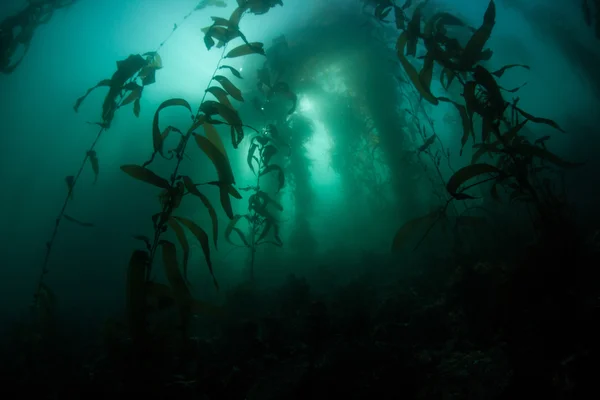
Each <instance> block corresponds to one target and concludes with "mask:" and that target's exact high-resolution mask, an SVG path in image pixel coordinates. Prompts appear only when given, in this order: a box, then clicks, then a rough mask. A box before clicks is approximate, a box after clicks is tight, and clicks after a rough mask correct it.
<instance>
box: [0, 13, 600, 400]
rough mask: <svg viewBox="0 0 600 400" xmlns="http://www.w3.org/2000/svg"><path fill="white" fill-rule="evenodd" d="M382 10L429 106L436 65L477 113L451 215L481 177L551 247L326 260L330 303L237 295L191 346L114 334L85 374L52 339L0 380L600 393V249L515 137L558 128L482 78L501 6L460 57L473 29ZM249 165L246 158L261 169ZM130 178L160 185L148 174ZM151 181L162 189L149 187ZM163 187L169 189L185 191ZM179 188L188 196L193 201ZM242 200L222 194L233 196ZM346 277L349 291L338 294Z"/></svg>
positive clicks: (255, 394)
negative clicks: (460, 31) (535, 128)
mask: <svg viewBox="0 0 600 400" xmlns="http://www.w3.org/2000/svg"><path fill="white" fill-rule="evenodd" d="M407 8H408V7H404V10H406V9H407ZM375 10H376V11H375V15H376V17H377V18H380V19H385V18H386V16H387V15H388V14H389V13H391V11H392V10H393V11H394V13H395V14H396V23H397V24H398V28H399V29H401V30H402V31H403V32H402V34H401V35H400V38H399V40H398V58H399V60H400V62H401V64H402V66H403V68H404V69H405V70H406V72H407V74H408V76H409V77H410V79H411V81H412V83H413V84H414V85H415V87H416V88H417V89H418V90H419V92H420V93H421V95H422V96H423V99H424V100H426V101H429V102H431V103H432V104H437V103H439V102H440V101H450V100H449V99H445V98H440V97H435V96H434V95H433V94H432V93H431V91H430V89H429V87H430V83H431V79H432V78H431V76H432V72H433V63H434V62H437V63H438V64H440V65H441V66H442V67H443V68H442V71H443V72H442V79H443V80H444V82H445V83H444V86H445V87H448V85H450V83H451V81H458V82H459V83H460V84H462V85H463V87H464V92H463V94H464V97H465V102H466V104H465V105H462V104H459V103H456V102H452V104H454V105H455V106H456V108H457V110H458V111H459V113H460V115H461V118H462V121H463V123H464V136H463V139H462V140H463V145H464V144H465V143H466V142H467V141H468V140H469V138H473V137H474V136H475V133H474V131H473V128H472V120H473V116H474V115H478V116H479V117H480V118H481V119H482V121H483V122H482V126H483V131H482V132H481V143H479V144H477V146H478V148H479V149H484V150H482V154H480V156H481V157H484V156H485V157H488V158H490V159H492V160H494V163H493V164H491V163H490V164H487V163H486V164H481V163H477V161H478V160H477V159H476V160H475V161H474V163H472V164H471V165H469V166H467V167H465V168H466V169H465V168H463V169H461V170H459V171H457V173H456V174H455V175H453V177H452V178H451V179H450V180H449V181H448V183H447V189H448V194H449V201H448V202H450V201H469V199H470V198H471V197H472V196H471V195H470V194H469V193H467V192H466V190H467V189H468V185H466V182H467V181H469V180H475V178H477V177H480V176H485V177H486V179H489V180H488V182H487V183H488V184H490V185H491V188H490V191H491V193H493V192H494V190H495V189H494V188H497V187H498V186H502V187H504V186H506V189H507V191H508V193H509V195H508V196H509V197H513V199H517V198H519V197H523V199H524V201H528V202H532V203H533V204H534V205H535V206H536V210H537V212H538V216H537V218H536V220H537V221H539V224H538V226H539V230H540V231H541V232H551V234H549V235H541V238H540V241H539V243H536V244H534V245H533V246H532V247H530V248H528V249H527V251H525V252H519V249H514V248H512V247H507V248H506V249H504V250H505V251H504V252H505V253H509V252H511V253H517V254H519V257H516V258H512V259H510V260H509V262H498V261H496V262H493V261H490V262H480V263H461V262H460V261H457V260H451V261H450V262H449V261H448V259H445V258H443V257H441V258H438V259H435V258H434V257H432V258H430V259H427V260H424V261H423V262H422V263H419V265H411V266H410V267H411V268H410V269H409V270H406V269H404V270H403V269H399V268H398V261H397V259H395V258H394V257H392V256H381V255H379V256H378V255H374V254H366V255H365V256H364V257H363V259H362V260H358V261H356V260H355V261H347V262H346V264H345V265H343V266H340V265H338V263H336V262H335V261H331V263H330V264H331V265H323V266H321V268H319V269H318V272H315V273H314V274H315V275H316V276H309V278H311V282H319V279H320V280H321V281H322V282H321V283H322V285H323V287H322V288H321V289H322V290H315V289H314V288H311V286H310V285H309V284H308V283H307V281H306V280H304V279H299V278H296V277H293V276H291V277H290V278H289V280H288V282H287V283H285V284H284V285H282V286H281V287H280V288H278V289H277V290H268V291H266V290H265V291H261V290H259V289H257V288H256V287H255V286H254V285H252V284H244V285H241V286H239V287H238V288H236V289H235V290H232V291H231V292H229V293H228V295H227V299H226V301H225V304H224V306H223V309H213V310H206V309H205V310H204V311H210V312H208V313H206V314H205V315H203V316H200V317H199V318H198V319H190V320H189V321H188V322H187V323H188V324H189V325H190V326H189V327H188V328H189V329H190V331H193V332H195V333H197V336H196V337H192V338H190V337H183V338H182V337H181V335H180V331H177V332H173V329H172V326H173V325H172V321H171V320H170V318H171V317H172V316H171V315H170V314H169V315H163V316H160V318H158V319H157V322H158V323H159V325H158V326H157V332H155V334H154V335H153V336H152V337H151V338H149V339H150V341H149V342H147V343H146V344H147V345H146V346H144V348H143V349H144V351H143V353H141V354H140V352H138V351H135V349H134V347H133V346H131V341H130V339H129V337H130V336H129V335H123V334H122V330H123V327H120V326H119V324H118V323H111V324H107V326H106V332H105V337H104V342H103V347H102V349H101V350H98V349H92V350H90V353H91V355H90V356H89V357H87V362H86V363H85V365H84V366H83V367H82V363H81V350H80V349H79V348H70V346H71V345H72V346H75V344H74V343H77V340H73V339H72V338H64V337H58V336H57V337H55V338H54V339H53V341H52V342H51V343H52V345H49V342H43V343H40V344H38V346H44V352H43V354H44V355H45V357H46V358H45V359H43V360H42V362H40V358H39V356H38V358H29V354H26V353H21V354H18V356H19V358H20V359H19V362H18V363H15V364H3V367H4V368H5V369H6V371H2V372H3V374H2V376H3V378H6V379H8V380H9V381H11V380H12V381H13V382H12V383H14V382H15V381H17V380H20V381H21V382H22V383H23V386H22V388H21V389H22V391H21V392H20V393H22V394H27V393H28V392H27V391H26V390H25V389H27V388H29V389H31V388H33V389H34V390H35V391H36V392H37V393H40V391H41V392H42V393H47V394H52V395H55V396H60V395H67V394H68V395H71V396H73V395H80V396H86V395H94V394H96V395H97V394H98V393H106V394H107V395H112V396H116V397H119V396H123V395H125V394H127V393H131V392H135V393H138V394H140V393H143V394H144V395H146V396H148V397H151V398H167V397H177V396H180V397H188V396H189V397H194V398H198V397H199V398H203V397H202V396H204V398H210V399H212V398H232V399H233V398H248V399H282V398H287V399H305V398H317V399H325V398H331V397H335V396H339V397H341V398H349V399H358V398H383V399H391V398H394V399H396V398H401V397H406V398H422V399H431V398H449V399H465V398H469V399H494V398H514V397H515V396H517V395H520V396H532V397H533V396H537V397H540V398H577V397H578V396H579V395H580V394H581V393H585V392H587V393H592V392H593V391H594V390H596V391H597V389H595V382H594V379H595V378H594V376H593V371H595V369H594V360H596V359H597V356H598V352H599V349H598V344H597V341H596V338H597V337H598V334H600V331H598V327H597V324H594V322H595V321H597V320H598V317H599V315H598V309H600V308H599V307H598V306H599V305H598V303H597V298H598V294H599V293H598V292H597V291H596V292H594V290H597V285H596V284H595V282H598V281H599V279H600V276H598V271H597V269H594V268H590V266H594V265H598V262H599V261H600V249H599V248H597V247H596V248H592V247H584V246H582V241H581V240H580V237H579V235H578V234H577V232H576V230H574V229H572V228H571V227H570V226H569V224H568V221H566V217H565V215H564V214H562V213H561V212H560V211H561V210H562V209H563V208H564V207H565V206H564V204H563V203H564V201H560V202H559V201H558V200H556V201H554V200H553V199H554V197H553V196H550V195H548V194H547V193H546V192H545V191H543V190H545V188H544V187H545V185H543V184H542V186H541V187H540V186H538V185H537V184H533V183H532V182H534V181H532V179H531V177H532V176H535V174H540V173H541V172H542V171H540V168H542V169H543V167H546V164H541V162H542V161H544V162H547V163H550V164H554V165H556V166H559V167H562V166H570V163H567V162H566V161H564V160H561V159H560V158H558V157H557V156H556V155H553V154H552V153H550V152H548V151H547V150H546V149H545V147H544V146H543V142H544V141H541V142H540V143H529V142H528V141H527V139H526V138H524V137H522V136H520V135H519V130H520V129H521V128H522V126H523V125H524V124H525V123H527V122H538V123H545V124H547V125H549V126H552V127H554V128H558V125H556V124H555V123H554V122H552V121H550V120H547V119H541V118H537V117H534V116H531V115H529V114H528V113H526V112H525V111H523V110H521V109H519V108H518V107H517V105H516V102H513V103H508V102H506V101H504V99H503V97H502V95H501V90H502V89H501V88H500V86H499V85H498V84H497V83H496V80H495V79H494V78H493V77H494V76H496V77H500V76H501V75H502V74H503V73H504V71H505V70H506V69H507V68H506V67H505V68H503V69H500V70H498V71H494V72H489V71H487V70H486V69H485V68H483V67H481V66H480V65H477V62H478V61H480V60H481V59H484V58H489V56H491V53H490V52H489V51H487V50H485V49H484V47H485V42H486V41H487V39H488V38H489V36H490V34H491V30H492V28H493V25H494V3H493V1H491V2H490V5H489V7H488V9H487V12H486V14H485V16H484V22H483V24H482V26H481V27H480V28H478V29H473V32H474V33H473V37H472V39H471V41H469V44H468V45H467V46H466V47H465V48H461V47H460V46H458V44H457V43H456V42H455V41H454V40H453V39H452V38H450V37H448V36H447V35H446V34H445V33H444V26H445V25H449V24H453V23H455V24H462V22H461V21H459V20H457V19H456V18H455V17H453V16H452V15H450V14H448V13H442V14H438V15H435V16H433V17H432V18H431V19H430V20H429V21H426V22H425V28H424V30H423V31H422V30H421V21H420V16H419V8H417V9H416V11H415V13H414V14H413V16H412V18H411V19H409V18H407V17H406V15H404V12H403V11H404V10H403V7H397V6H394V5H393V4H392V3H391V2H389V1H385V2H381V6H378V7H376V9H375ZM215 22H217V21H215ZM216 26H223V25H216ZM208 32H209V30H207V31H206V32H205V33H206V34H208ZM213 38H214V37H213ZM216 39H217V40H220V39H218V38H216ZM418 40H423V42H424V44H425V47H426V48H427V49H428V54H427V56H425V57H424V67H423V69H422V70H421V71H420V72H418V71H417V70H416V69H415V68H414V66H413V65H412V64H411V63H410V62H409V61H408V59H407V57H406V56H407V55H408V53H410V54H411V55H415V54H416V53H414V52H413V50H416V43H417V41H418ZM206 42H207V46H210V41H209V40H206ZM217 46H218V44H217ZM253 48H256V47H253ZM246 49H248V48H246ZM406 49H408V50H407V54H405V50H406ZM226 89H227V88H225V90H226ZM211 104H212V103H211ZM179 105H180V104H179ZM213 106H214V104H213ZM215 107H216V106H215ZM210 110H216V109H215V108H211V109H210ZM507 110H509V111H510V113H509V114H511V115H510V118H508V117H505V112H506V111H507ZM159 111H160V110H159ZM159 111H157V114H156V116H157V117H156V122H157V123H158V113H159ZM217 114H220V113H219V112H216V111H215V112H212V113H211V112H209V113H207V114H206V115H208V116H209V117H212V116H213V115H217ZM518 116H521V117H524V119H523V120H521V121H520V120H519V118H518ZM224 119H225V120H226V119H227V118H224ZM195 121H196V120H195ZM194 123H195V122H194ZM204 123H206V120H204V121H203V122H202V125H203V126H204ZM212 123H214V121H213V122H212ZM231 125H236V124H231ZM501 127H504V128H505V131H504V132H503V131H501ZM234 128H235V126H232V130H233V131H234V133H235V129H234ZM153 132H155V131H154V130H153ZM158 134H162V133H161V132H160V130H158ZM207 135H208V132H207ZM477 136H479V135H477ZM161 137H162V136H156V135H154V138H155V139H156V138H158V139H159V140H157V141H156V142H155V144H159V145H160V144H162V141H161V140H160V138H161ZM232 138H233V139H236V138H237V136H236V135H232ZM427 142H429V141H427ZM427 142H426V143H427ZM234 144H235V142H234ZM429 145H431V143H430V144H429ZM265 147H266V146H263V149H264V148H265ZM257 148H258V146H257ZM160 149H161V147H160V146H158V147H155V152H159V150H160ZM255 150H256V149H255ZM263 154H264V153H263ZM480 156H477V157H480ZM253 157H254V153H252V152H251V153H249V158H251V162H252V161H255V160H254V158H253ZM178 158H181V154H179V156H178ZM129 172H132V171H131V170H130V171H129ZM132 175H135V176H136V177H137V178H138V179H140V177H142V176H146V177H148V176H149V175H140V173H139V170H138V172H135V173H132ZM175 178H177V176H176V174H173V179H175ZM220 178H221V177H220ZM148 179H149V180H150V181H152V182H154V183H156V182H159V180H157V178H156V177H154V176H153V177H151V178H148ZM161 179H163V178H161ZM182 179H183V178H182ZM486 179H484V180H486ZM163 180H164V179H163ZM160 182H162V181H160ZM479 182H480V181H477V183H479ZM535 182H537V180H536V181H535ZM167 183H168V184H169V185H168V188H173V186H174V181H172V182H170V183H169V182H168V181H167ZM182 183H183V185H184V186H183V187H184V188H185V187H188V190H189V193H191V194H193V189H191V187H192V186H190V185H186V182H185V181H183V182H182ZM511 184H512V186H511ZM194 187H195V186H194ZM231 187H232V186H227V187H226V189H227V190H226V191H225V190H222V193H226V194H227V193H231V192H230V189H231ZM168 188H165V189H168ZM180 188H181V186H180ZM178 190H179V189H178ZM540 190H542V191H540ZM177 193H180V194H181V192H177ZM177 193H176V194H177ZM513 193H519V194H518V195H515V194H513ZM492 196H493V194H492ZM177 197H179V196H177ZM536 199H537V200H540V199H541V200H540V201H539V203H538V202H537V201H536ZM169 202H170V200H168V199H166V200H165V202H164V203H165V204H167V205H168V203H169ZM558 203H560V204H558ZM446 209H447V204H446V205H445V206H444V207H442V210H439V211H436V213H435V214H434V215H433V216H427V217H426V219H427V223H429V222H435V220H437V219H438V218H440V216H441V215H444V214H445V211H446ZM442 211H443V212H442ZM159 217H160V216H159ZM434 217H435V218H434ZM419 224H420V223H417V224H416V225H419ZM407 225H409V226H414V225H415V223H414V222H413V223H409V224H407ZM409 231H411V232H409ZM407 232H408V233H407ZM230 233H231V232H229V234H230ZM410 233H412V229H407V228H406V226H405V227H404V228H402V229H401V232H399V235H398V236H397V237H396V241H395V243H396V244H397V246H401V245H402V244H403V242H404V240H403V238H405V237H406V236H407V235H409V234H410ZM151 245H152V243H151ZM507 246H514V245H512V244H510V245H509V244H507ZM163 250H164V248H163ZM432 250H435V247H433V248H432ZM137 254H138V255H139V254H140V253H137ZM430 254H435V251H431V252H430ZM512 256H513V257H514V254H513V255H512ZM335 258H341V257H340V255H339V254H335V255H334V257H332V259H335ZM142 271H143V270H142ZM349 271H352V272H353V276H354V278H350V279H348V278H346V279H345V280H344V279H342V276H347V275H348V274H349ZM156 287H158V286H156ZM184 300H185V299H184ZM186 301H187V300H186ZM155 306H156V308H158V309H160V308H161V307H162V306H163V305H161V304H156V305H155ZM138 315H141V314H138ZM165 320H166V321H165ZM134 322H135V321H134ZM160 323H163V324H164V325H165V326H162V327H161V326H160ZM156 333H160V334H156ZM16 336H19V332H16ZM46 340H48V339H46ZM69 354H70V355H71V356H69ZM48 366H51V368H48ZM28 373H29V374H31V377H27V376H26V375H27V374H28Z"/></svg>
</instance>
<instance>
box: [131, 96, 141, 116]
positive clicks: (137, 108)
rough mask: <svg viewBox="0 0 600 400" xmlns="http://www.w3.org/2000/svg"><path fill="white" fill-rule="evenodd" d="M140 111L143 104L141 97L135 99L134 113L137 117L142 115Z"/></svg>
mask: <svg viewBox="0 0 600 400" xmlns="http://www.w3.org/2000/svg"><path fill="white" fill-rule="evenodd" d="M140 111H141V105H140V99H139V98H138V99H135V101H134V102H133V115H135V116H136V117H139V116H140Z"/></svg>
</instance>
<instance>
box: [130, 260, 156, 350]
mask: <svg viewBox="0 0 600 400" xmlns="http://www.w3.org/2000/svg"><path fill="white" fill-rule="evenodd" d="M149 261H150V257H149V256H148V253H147V252H145V251H142V250H135V251H134V252H133V254H132V255H131V258H130V259H129V267H128V268H127V283H126V293H125V299H126V306H125V308H126V310H127V325H128V328H129V334H130V335H131V338H132V339H133V340H134V341H135V342H137V341H139V340H141V339H142V337H143V336H144V334H145V332H146V293H145V286H146V268H147V265H148V263H149Z"/></svg>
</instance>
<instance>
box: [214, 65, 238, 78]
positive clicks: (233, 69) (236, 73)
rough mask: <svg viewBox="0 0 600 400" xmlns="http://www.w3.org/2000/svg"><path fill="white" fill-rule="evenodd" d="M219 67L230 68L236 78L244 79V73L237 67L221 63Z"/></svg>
mask: <svg viewBox="0 0 600 400" xmlns="http://www.w3.org/2000/svg"><path fill="white" fill-rule="evenodd" d="M219 69H228V70H229V71H230V72H231V73H232V74H233V76H235V77H236V78H239V79H243V78H242V75H241V74H240V71H238V70H237V69H235V68H233V67H231V66H229V65H221V66H220V67H219Z"/></svg>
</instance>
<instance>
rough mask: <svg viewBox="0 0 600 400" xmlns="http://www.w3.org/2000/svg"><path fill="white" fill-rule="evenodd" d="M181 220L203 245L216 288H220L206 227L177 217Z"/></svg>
mask: <svg viewBox="0 0 600 400" xmlns="http://www.w3.org/2000/svg"><path fill="white" fill-rule="evenodd" d="M175 219H177V220H178V221H179V222H181V223H182V224H183V225H184V226H185V227H186V228H188V229H189V230H190V232H192V234H193V235H194V236H195V237H196V239H197V240H198V242H199V243H200V246H201V247H202V251H203V252H204V259H205V260H206V265H207V266H208V271H209V272H210V275H211V276H212V278H213V283H214V285H215V288H217V290H219V284H218V283H217V279H216V278H215V274H214V271H213V266H212V262H211V260H210V245H209V242H208V235H207V234H206V232H204V229H202V228H200V227H199V226H198V225H196V223H195V222H194V221H192V220H189V219H187V218H184V217H175Z"/></svg>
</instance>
